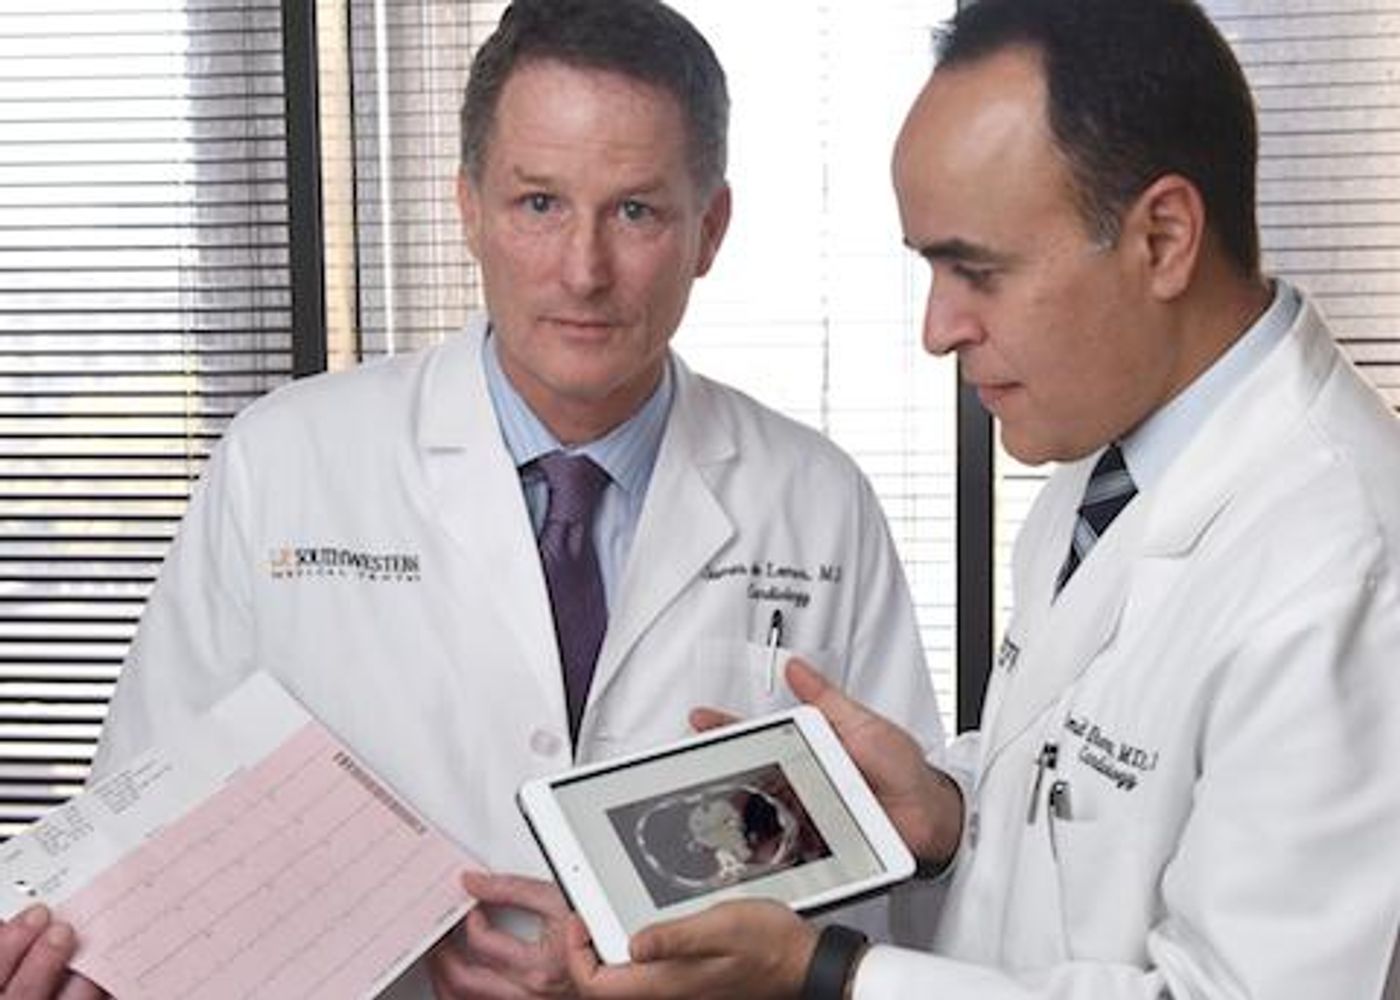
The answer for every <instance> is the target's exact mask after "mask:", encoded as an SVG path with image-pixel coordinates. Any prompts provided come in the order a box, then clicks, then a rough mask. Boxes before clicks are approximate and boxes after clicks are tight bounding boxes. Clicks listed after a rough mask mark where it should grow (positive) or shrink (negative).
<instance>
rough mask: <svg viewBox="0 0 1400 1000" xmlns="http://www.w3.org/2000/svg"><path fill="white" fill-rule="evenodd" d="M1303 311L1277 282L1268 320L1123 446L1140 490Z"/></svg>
mask: <svg viewBox="0 0 1400 1000" xmlns="http://www.w3.org/2000/svg"><path fill="white" fill-rule="evenodd" d="M1301 306H1302V298H1301V297H1300V296H1299V294H1298V291H1297V290H1296V289H1295V288H1293V287H1292V286H1291V285H1289V284H1288V283H1286V282H1284V281H1282V280H1276V281H1275V282H1274V298H1273V301H1272V302H1271V303H1269V307H1268V308H1267V309H1265V310H1264V313H1263V315H1261V316H1260V317H1259V318H1258V319H1257V320H1255V321H1254V323H1253V325H1251V326H1250V328H1249V329H1248V330H1246V331H1245V332H1244V333H1243V334H1242V335H1241V336H1240V337H1239V339H1238V340H1236V341H1235V342H1234V344H1232V345H1231V346H1230V348H1229V350H1227V351H1226V352H1225V353H1224V354H1222V355H1221V356H1220V357H1219V358H1217V359H1216V360H1215V362H1214V364H1212V365H1211V366H1210V367H1209V368H1207V369H1206V370H1205V371H1204V372H1202V373H1201V374H1200V375H1198V376H1196V379H1195V380H1194V381H1193V382H1192V383H1191V384H1190V385H1188V386H1187V387H1186V388H1185V389H1183V390H1182V391H1181V392H1180V393H1178V394H1177V395H1176V397H1175V398H1174V399H1172V400H1171V401H1170V402H1168V403H1167V405H1166V406H1164V407H1162V408H1161V409H1160V410H1158V411H1157V412H1156V413H1154V414H1152V415H1151V416H1150V417H1148V418H1147V420H1145V421H1143V423H1142V424H1141V425H1140V426H1138V427H1137V428H1136V429H1135V430H1133V431H1132V433H1130V434H1129V435H1128V436H1127V437H1125V438H1124V439H1123V440H1122V442H1121V447H1122V449H1123V460H1124V462H1125V463H1127V466H1128V472H1129V474H1130V475H1131V476H1132V477H1133V482H1134V484H1136V486H1137V488H1138V489H1139V490H1145V489H1148V488H1150V487H1151V486H1152V485H1153V484H1154V483H1156V482H1158V481H1159V480H1160V479H1161V478H1162V475H1163V474H1164V473H1165V472H1166V470H1167V466H1169V465H1170V464H1171V463H1172V460H1173V459H1175V458H1176V456H1177V455H1179V454H1181V452H1182V451H1183V450H1184V449H1185V448H1186V445H1187V443H1188V442H1189V441H1190V440H1191V438H1192V436H1193V435H1194V434H1195V433H1196V431H1197V430H1198V429H1199V428H1200V427H1201V425H1202V424H1204V423H1205V422H1206V419H1207V418H1208V417H1209V416H1210V415H1211V413H1212V412H1213V411H1214V410H1215V408H1216V407H1217V406H1218V405H1219V404H1220V402H1221V401H1222V400H1223V399H1224V398H1225V397H1226V396H1228V395H1229V394H1230V391H1231V390H1232V389H1233V388H1234V387H1235V386H1237V385H1238V384H1239V383H1240V382H1242V381H1244V379H1245V378H1246V377H1248V375H1249V373H1250V372H1251V371H1253V370H1254V369H1255V367H1256V366H1257V365H1258V364H1259V362H1260V361H1261V360H1262V359H1263V358H1264V355H1266V354H1268V353H1269V352H1270V351H1271V350H1272V349H1273V348H1274V347H1275V346H1276V345H1277V344H1278V343H1279V342H1281V341H1282V340H1283V338H1284V337H1285V336H1286V335H1287V333H1288V331H1289V329H1290V328H1291V327H1292V326H1293V322H1294V320H1296V319H1297V318H1298V310H1299V309H1300V308H1301Z"/></svg>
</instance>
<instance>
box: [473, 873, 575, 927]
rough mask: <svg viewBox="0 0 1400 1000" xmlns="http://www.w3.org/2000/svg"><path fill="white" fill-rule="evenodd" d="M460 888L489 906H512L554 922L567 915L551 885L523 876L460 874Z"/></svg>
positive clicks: (553, 885) (550, 883) (563, 900)
mask: <svg viewBox="0 0 1400 1000" xmlns="http://www.w3.org/2000/svg"><path fill="white" fill-rule="evenodd" d="M462 886H463V888H465V889H466V890H467V892H468V893H470V894H471V895H472V896H473V897H474V898H476V899H477V900H478V901H480V902H482V903H487V904H490V905H492V906H514V907H518V908H519V909H522V910H530V911H531V912H533V913H538V914H539V915H540V916H542V917H545V918H551V917H552V918H554V919H556V920H563V919H564V918H565V917H566V916H568V915H569V904H568V903H567V902H566V901H565V899H564V894H563V893H562V892H560V891H559V887H558V886H557V885H555V884H554V883H553V882H545V881H543V880H541V879H537V878H528V877H526V876H524V875H497V874H493V873H490V872H473V871H467V872H463V873H462Z"/></svg>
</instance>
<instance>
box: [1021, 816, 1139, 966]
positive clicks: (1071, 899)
mask: <svg viewBox="0 0 1400 1000" xmlns="http://www.w3.org/2000/svg"><path fill="white" fill-rule="evenodd" d="M1066 808H1067V807H1066ZM1047 830H1048V835H1049V837H1050V849H1051V852H1052V854H1053V855H1054V858H1055V868H1056V872H1057V875H1058V878H1059V890H1060V892H1059V896H1060V907H1061V919H1062V921H1063V923H1064V932H1065V933H1064V937H1065V944H1066V947H1067V948H1068V950H1069V957H1070V958H1072V959H1092V960H1095V961H1111V962H1124V963H1128V964H1134V965H1143V964H1145V963H1146V961H1147V953H1146V950H1145V949H1144V947H1143V945H1144V942H1145V941H1146V940H1147V930H1148V927H1149V926H1150V921H1151V919H1152V913H1151V910H1152V905H1153V904H1152V899H1151V897H1150V895H1149V894H1146V893H1144V891H1143V890H1142V888H1141V887H1142V886H1143V885H1145V884H1146V882H1145V880H1144V879H1143V877H1142V874H1141V873H1140V872H1139V871H1138V869H1139V867H1140V864H1141V861H1140V852H1139V850H1138V848H1137V840H1136V838H1135V837H1134V835H1133V831H1132V830H1131V829H1130V828H1128V827H1127V826H1126V825H1125V824H1123V823H1121V822H1112V821H1110V820H1108V819H1092V818H1086V819H1076V818H1070V817H1069V816H1067V815H1056V814H1055V811H1054V807H1053V806H1052V809H1051V815H1050V816H1049V819H1048V824H1047Z"/></svg>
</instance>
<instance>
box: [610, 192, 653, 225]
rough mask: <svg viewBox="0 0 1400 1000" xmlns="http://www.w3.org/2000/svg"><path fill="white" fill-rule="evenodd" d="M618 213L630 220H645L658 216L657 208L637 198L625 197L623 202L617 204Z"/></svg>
mask: <svg viewBox="0 0 1400 1000" xmlns="http://www.w3.org/2000/svg"><path fill="white" fill-rule="evenodd" d="M617 213H618V215H620V216H622V217H623V218H624V219H626V220H627V221H628V222H644V221H646V220H648V219H652V218H655V217H656V209H654V208H652V207H651V206H650V205H648V204H647V203H646V202H644V201H638V200H637V199H636V198H625V199H623V201H622V203H621V204H620V205H618V206H617Z"/></svg>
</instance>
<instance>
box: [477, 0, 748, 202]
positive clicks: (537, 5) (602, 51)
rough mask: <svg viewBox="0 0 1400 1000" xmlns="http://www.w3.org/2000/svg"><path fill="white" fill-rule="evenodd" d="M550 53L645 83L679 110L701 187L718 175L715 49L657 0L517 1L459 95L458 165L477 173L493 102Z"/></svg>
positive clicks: (715, 184) (721, 122) (721, 159)
mask: <svg viewBox="0 0 1400 1000" xmlns="http://www.w3.org/2000/svg"><path fill="white" fill-rule="evenodd" d="M547 61H555V62H560V63H564V64H565V65H568V66H574V67H579V68H583V69H597V70H604V71H607V72H612V73H617V74H619V75H621V76H625V77H629V78H631V79H634V80H637V81H640V82H642V83H645V84H649V85H651V86H654V87H659V88H660V89H662V90H664V91H666V92H667V93H669V94H670V95H671V96H672V97H674V98H675V99H676V102H677V103H678V104H679V105H680V107H681V110H682V112H683V113H684V115H685V122H686V131H687V134H688V137H689V146H690V150H689V160H690V170H691V174H692V175H693V177H694V179H695V182H696V183H697V184H698V185H699V186H700V188H701V189H702V190H704V191H705V192H706V193H709V192H712V191H714V190H716V189H718V188H719V186H720V185H721V184H722V183H723V182H724V176H725V169H726V165H727V159H728V133H729V91H728V88H727V86H726V84H725V79H724V70H723V69H722V68H721V67H720V64H719V60H718V59H717V58H716V57H715V53H714V50H713V49H711V48H710V44H709V43H708V42H707V41H705V38H704V36H703V35H701V34H700V32H699V31H697V30H696V29H695V26H694V25H692V24H691V23H690V22H689V21H687V20H686V19H685V18H684V17H682V16H681V15H680V14H678V13H676V11H674V10H672V9H671V8H670V7H667V6H666V5H665V4H663V3H660V2H659V0H515V2H514V3H512V4H511V5H510V6H509V7H508V8H506V12H505V14H503V15H502V16H501V21H500V24H499V25H498V26H497V28H496V30H495V32H494V33H493V34H492V35H491V37H490V38H488V39H487V40H486V42H485V44H483V45H482V46H481V48H480V49H478V50H477V53H476V56H475V58H474V59H473V60H472V66H471V72H470V74H469V75H468V78H467V87H466V93H465V95H464V97H463V100H462V111H461V126H462V169H463V170H464V171H466V173H467V175H468V176H469V177H470V178H471V179H472V180H473V181H480V179H481V172H482V169H483V167H484V165H485V160H486V149H487V145H488V144H489V142H490V139H491V132H492V129H493V127H494V125H495V117H496V108H497V106H498V105H499V103H500V99H501V92H502V91H503V90H504V89H505V85H506V81H507V80H509V79H510V75H511V74H512V73H513V72H515V70H517V69H519V68H520V67H521V66H524V65H528V64H530V63H534V62H547Z"/></svg>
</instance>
